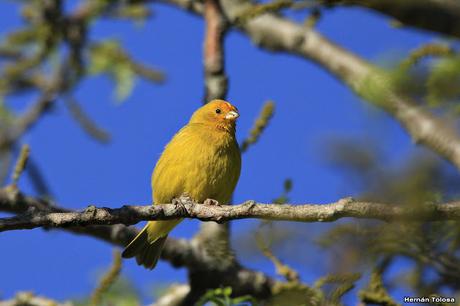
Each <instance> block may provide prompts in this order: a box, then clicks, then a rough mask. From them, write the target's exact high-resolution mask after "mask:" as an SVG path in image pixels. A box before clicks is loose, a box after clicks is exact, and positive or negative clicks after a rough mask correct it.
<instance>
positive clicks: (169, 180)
mask: <svg viewBox="0 0 460 306" xmlns="http://www.w3.org/2000/svg"><path fill="white" fill-rule="evenodd" d="M240 169H241V157H240V151H239V148H238V144H237V143H236V140H235V136H234V134H233V133H229V132H227V131H220V130H216V129H214V128H213V127H210V126H207V125H203V124H188V125H186V126H185V127H184V128H182V129H181V130H180V131H179V132H178V133H177V134H176V135H175V136H174V137H173V139H172V140H171V141H170V143H169V144H168V145H167V146H166V148H165V150H164V151H163V153H162V155H161V157H160V159H159V160H158V162H157V164H156V166H155V169H154V171H153V174H152V189H153V201H154V203H170V202H171V200H172V199H173V198H175V197H179V196H181V195H182V194H184V193H187V194H189V195H190V196H191V197H192V198H193V199H194V200H195V201H198V202H200V203H202V202H203V201H204V200H206V199H208V198H211V199H215V200H217V201H219V202H220V203H222V204H227V203H228V202H229V200H230V197H231V195H232V193H233V190H234V189H235V186H236V183H237V181H238V178H239V175H240Z"/></svg>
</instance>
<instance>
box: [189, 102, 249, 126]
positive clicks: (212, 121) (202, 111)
mask: <svg viewBox="0 0 460 306" xmlns="http://www.w3.org/2000/svg"><path fill="white" fill-rule="evenodd" d="M239 116H240V114H239V113H238V109H237V108H236V107H235V106H233V105H232V104H230V103H229V102H227V101H224V100H212V101H211V102H209V103H207V104H205V105H203V106H202V107H200V108H199V109H198V110H196V111H195V113H193V115H192V118H191V119H190V123H200V124H207V125H211V126H216V127H217V128H219V129H223V130H226V131H235V126H236V119H237V118H238V117H239Z"/></svg>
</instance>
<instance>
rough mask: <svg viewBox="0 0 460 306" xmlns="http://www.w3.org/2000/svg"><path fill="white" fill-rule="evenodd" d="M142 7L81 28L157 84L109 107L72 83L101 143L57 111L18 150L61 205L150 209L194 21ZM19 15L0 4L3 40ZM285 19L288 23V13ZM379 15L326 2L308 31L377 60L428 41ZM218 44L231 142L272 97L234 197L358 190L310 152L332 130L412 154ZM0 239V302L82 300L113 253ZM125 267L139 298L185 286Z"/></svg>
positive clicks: (386, 133) (199, 76)
mask: <svg viewBox="0 0 460 306" xmlns="http://www.w3.org/2000/svg"><path fill="white" fill-rule="evenodd" d="M153 8H154V13H155V14H154V17H153V18H152V19H151V20H149V21H148V22H146V23H145V24H143V25H139V24H133V23H130V22H127V21H119V22H114V21H99V22H97V23H96V24H95V26H94V31H93V32H91V33H90V39H92V40H98V39H102V38H116V39H120V40H121V41H122V42H124V43H125V46H126V48H127V49H128V50H129V52H130V53H131V54H133V55H134V58H136V59H137V60H139V61H142V62H144V63H146V64H148V65H151V66H154V67H157V68H159V69H161V70H163V71H164V72H165V73H166V75H167V82H166V83H165V84H164V85H155V84H151V83H148V82H145V81H143V80H139V81H138V82H137V83H136V86H135V88H134V91H133V93H132V95H131V96H130V97H129V98H128V99H127V100H126V101H124V103H123V104H121V105H119V104H117V103H116V100H115V98H114V93H113V86H112V84H111V82H110V81H109V80H108V79H107V78H105V77H103V76H95V77H91V78H88V79H87V80H86V81H85V82H83V83H82V84H81V85H80V86H79V87H78V88H77V91H76V98H77V100H78V101H79V102H80V103H81V104H82V105H83V106H84V108H85V109H86V110H87V112H88V113H89V115H90V116H91V117H92V118H93V119H95V120H96V121H97V122H98V123H99V125H100V126H101V127H103V128H105V129H107V130H108V131H109V132H110V133H111V135H112V139H113V140H112V142H111V143H110V144H108V145H102V144H99V143H97V142H95V141H94V140H92V139H90V138H89V137H88V136H87V135H86V134H84V133H83V132H82V130H81V129H80V128H79V126H78V125H77V124H76V122H75V121H73V120H72V119H71V117H70V114H69V112H68V110H67V109H66V108H65V107H64V106H63V105H58V106H57V107H56V108H55V109H54V110H53V111H52V112H51V113H49V114H48V115H46V116H45V117H44V118H43V120H41V121H40V123H39V124H38V125H37V126H36V127H35V128H34V129H33V130H32V131H31V132H30V133H29V134H27V135H26V136H25V137H24V138H23V139H22V143H28V144H30V146H31V149H32V157H33V158H34V160H35V161H36V163H37V165H38V166H39V167H40V168H41V170H42V171H43V173H44V176H45V178H46V181H47V182H48V184H49V187H50V189H51V190H52V192H53V195H54V196H55V200H56V201H57V202H58V203H59V204H60V205H62V206H65V207H68V208H74V209H79V208H83V207H86V206H87V205H89V204H94V205H98V206H109V207H119V206H121V205H123V204H147V203H150V195H151V190H150V174H151V171H152V169H153V166H154V164H155V162H156V160H157V158H158V156H159V154H160V153H161V151H162V148H163V147H164V145H165V144H166V143H167V142H168V140H169V139H170V138H171V137H172V136H173V135H174V133H175V132H176V131H177V130H178V129H179V128H180V127H182V126H183V125H184V124H185V123H186V122H187V121H188V118H189V116H190V115H191V114H192V112H193V111H194V110H195V109H196V108H197V107H199V106H200V103H201V99H202V96H203V67H202V41H203V30H204V29H203V22H202V20H201V19H200V18H197V17H195V16H192V15H190V14H187V13H185V12H182V11H180V10H178V9H175V8H172V7H165V6H161V5H155V6H154V7H153ZM18 14H19V11H18V6H17V5H15V4H13V3H12V2H6V1H2V2H1V3H0V29H2V33H3V34H4V33H5V32H6V31H8V30H11V29H13V28H16V27H17V26H18V25H20V21H19V19H18V18H17V16H18ZM293 16H294V18H300V16H299V14H298V13H296V14H294V15H293ZM389 21H390V20H389V19H388V18H384V17H382V16H378V15H376V14H374V13H371V12H369V11H364V10H359V9H334V10H328V11H325V13H324V16H323V18H322V19H321V21H320V22H319V24H318V30H319V31H320V32H321V33H323V34H324V35H325V36H326V37H328V38H330V39H331V40H333V41H335V42H337V43H339V44H341V45H342V46H344V47H345V48H348V49H350V50H352V51H353V52H356V53H358V54H359V55H361V56H363V57H364V58H366V59H368V60H371V61H376V62H382V61H384V60H385V59H388V58H394V57H395V56H400V55H404V54H405V53H406V52H407V51H409V50H411V49H413V48H415V47H417V46H419V45H421V44H423V43H425V42H429V41H432V40H433V36H432V35H430V34H428V33H424V32H418V31H413V30H406V29H395V28H392V27H391V26H390V22H389ZM225 46H226V54H227V58H226V67H227V73H228V76H229V79H230V90H229V94H228V100H229V101H231V102H232V103H233V104H235V105H236V106H237V107H238V109H239V110H240V113H241V117H240V120H239V125H238V132H237V134H238V138H239V139H240V140H241V139H243V138H244V137H245V136H246V135H247V133H248V131H249V129H250V127H251V125H252V122H253V120H254V119H255V117H256V116H257V114H258V112H259V110H260V108H261V106H262V105H263V103H264V101H266V100H267V99H271V100H273V101H275V102H276V114H275V117H274V118H273V120H272V123H271V124H270V126H269V127H268V129H267V130H266V133H265V134H264V135H263V137H262V138H261V139H260V141H259V142H258V143H257V144H256V145H255V146H253V147H252V148H251V149H250V150H249V151H248V153H246V154H245V155H244V157H243V169H242V174H241V178H240V181H239V184H238V186H237V189H236V191H235V202H237V203H238V202H242V201H244V200H247V199H255V200H258V201H261V202H264V201H265V202H269V201H270V200H271V199H273V198H275V197H276V196H278V195H279V194H280V193H281V191H282V185H283V181H284V179H285V178H291V179H292V180H293V181H294V189H293V190H292V193H291V200H292V202H294V203H306V202H308V203H327V202H329V201H335V200H337V199H338V198H340V197H343V196H350V195H351V196H352V195H356V194H359V192H360V190H358V189H356V188H354V187H352V186H347V184H346V178H344V176H343V174H342V173H340V171H338V170H337V169H334V168H332V167H328V166H327V165H326V164H325V163H324V161H323V160H322V158H321V147H322V144H324V140H325V139H327V138H328V137H330V136H339V137H355V138H359V137H374V138H378V139H379V141H381V142H382V149H383V150H384V151H385V154H386V155H387V156H388V157H389V159H390V160H391V161H393V162H397V161H398V160H401V159H403V158H404V156H407V154H408V153H409V152H411V150H413V149H414V148H413V145H412V143H411V141H410V139H409V137H408V136H407V135H406V134H405V132H404V131H403V130H402V129H401V128H400V126H399V125H398V124H397V123H395V122H394V121H393V120H391V119H387V117H386V116H385V115H383V116H382V115H381V113H380V111H378V110H375V109H373V108H372V107H371V106H368V105H367V104H366V103H365V102H362V101H360V100H359V99H358V98H356V97H355V96H354V95H353V93H351V91H350V90H349V89H348V88H346V87H345V86H344V85H342V84H341V83H340V82H339V81H337V80H336V79H334V78H333V77H332V76H330V75H329V74H327V73H326V72H325V71H324V70H322V69H321V68H319V67H317V66H316V65H314V64H312V63H310V62H308V61H305V60H303V59H299V58H295V57H291V56H288V55H283V54H274V53H269V52H266V51H263V50H259V49H257V48H256V47H255V46H254V45H253V44H252V43H251V42H250V40H248V38H247V37H245V36H243V35H241V34H240V33H237V32H232V33H230V34H229V35H228V38H227V41H226V45H225ZM34 98H35V96H33V95H24V96H21V97H17V98H11V99H8V100H7V101H6V102H7V103H8V105H9V106H11V107H12V108H14V109H17V110H18V111H20V110H23V109H24V108H25V107H26V106H27V105H28V103H29V102H31V101H33V99H34ZM20 187H21V188H22V190H23V191H24V192H26V193H31V192H33V190H32V189H31V186H30V183H29V182H28V180H27V178H26V177H24V179H23V180H22V181H21V184H20ZM254 224H255V223H254V221H236V222H234V223H233V230H234V231H235V232H236V233H237V235H235V237H238V236H240V235H244V233H245V232H247V231H249V230H250V228H251V226H252V225H254ZM197 226H198V222H196V221H186V222H183V224H181V225H180V226H179V227H178V228H176V229H175V230H174V232H173V233H172V235H171V236H173V237H190V236H191V235H192V234H193V232H194V231H195V229H196V228H197ZM302 227H303V228H304V229H305V231H307V232H311V233H315V232H317V231H320V230H322V229H324V226H323V225H315V224H304V225H302ZM0 244H1V245H2V246H3V249H2V252H1V255H0V258H1V260H0V271H1V274H2V276H1V277H0V297H10V296H12V295H13V293H14V292H16V291H20V290H32V291H34V292H36V293H38V294H43V295H46V296H49V297H52V298H55V299H66V298H70V297H76V296H82V295H85V294H88V293H89V292H91V290H92V289H93V288H94V284H95V280H96V275H98V273H99V271H101V269H103V268H105V267H107V266H108V265H109V264H110V261H111V253H112V250H113V247H112V246H110V245H108V244H106V243H104V242H101V241H98V240H95V239H91V238H87V237H78V236H73V235H70V234H67V233H64V232H59V231H51V232H45V231H42V230H40V229H36V230H31V231H15V232H5V233H1V234H0ZM287 252H288V251H287ZM285 253H286V252H281V253H280V254H285ZM316 254H317V250H315V249H314V248H312V249H311V253H309V254H305V256H306V257H308V259H307V261H308V262H311V263H312V265H311V266H302V265H301V264H300V263H298V262H296V261H292V262H289V261H288V262H289V263H290V264H292V265H294V267H296V268H297V269H299V271H300V272H301V273H302V279H303V280H304V281H306V282H309V283H311V282H313V281H314V280H315V279H317V278H318V277H320V276H322V275H324V274H325V270H324V268H325V265H326V263H324V262H322V263H320V264H319V265H318V264H316V263H315V262H316V261H317V260H318V256H316ZM281 259H283V258H281ZM241 261H242V262H243V263H244V264H246V265H248V266H251V267H257V268H261V269H263V270H264V271H265V272H267V273H269V274H273V268H272V266H271V264H270V263H269V262H268V261H267V260H265V259H263V258H261V257H258V258H257V259H256V258H255V257H250V256H249V257H247V258H245V257H241ZM313 267H314V268H313ZM400 267H401V268H403V267H404V263H401V264H400ZM123 273H124V275H125V276H127V277H128V278H129V279H131V280H133V281H134V282H135V284H136V286H137V287H138V288H139V289H140V290H141V291H142V292H143V294H144V297H147V296H148V290H149V288H151V286H152V284H155V283H161V282H178V281H185V280H186V274H185V271H184V270H183V269H180V270H175V269H172V268H171V267H170V266H169V265H168V264H166V263H163V262H162V263H160V264H159V265H158V267H157V268H156V269H155V270H154V271H153V272H151V271H146V270H144V269H142V268H140V267H138V266H137V265H135V263H134V262H133V261H132V260H131V261H125V265H124V268H123ZM4 275H7V276H8V277H4Z"/></svg>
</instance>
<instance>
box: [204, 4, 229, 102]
mask: <svg viewBox="0 0 460 306" xmlns="http://www.w3.org/2000/svg"><path fill="white" fill-rule="evenodd" d="M204 19H205V21H206V31H205V38H204V46H203V47H204V48H203V49H204V50H203V51H204V54H203V60H204V72H205V90H206V91H205V101H204V102H205V103H206V102H209V101H211V100H213V99H225V96H226V95H227V89H228V78H227V75H226V74H225V66H224V46H223V44H224V38H225V32H226V31H227V25H226V21H225V19H224V17H223V16H222V13H221V9H220V5H219V2H218V1H217V0H205V1H204Z"/></svg>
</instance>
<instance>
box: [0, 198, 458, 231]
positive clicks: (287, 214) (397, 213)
mask: <svg viewBox="0 0 460 306" xmlns="http://www.w3.org/2000/svg"><path fill="white" fill-rule="evenodd" d="M7 201H8V199H7V198H6V199H5V198H4V197H3V193H0V208H3V209H4V210H5V209H7V207H8V206H10V205H11V204H10V203H8V202H7ZM346 217H352V218H360V219H376V220H384V221H393V220H411V221H438V220H460V202H451V203H445V204H432V205H420V206H416V207H400V206H393V205H389V204H382V203H373V202H364V201H358V200H353V199H352V198H345V199H341V200H339V201H337V202H334V203H330V204H319V205H318V204H303V205H291V204H283V205H280V204H262V203H256V202H254V201H247V202H244V203H242V204H238V205H205V204H200V203H195V202H193V201H192V200H191V199H190V198H180V199H179V200H178V202H177V203H174V204H161V205H147V206H123V207H121V208H106V207H104V208H96V207H95V206H89V207H88V208H87V209H85V210H84V211H82V212H73V211H72V212H70V211H67V212H52V211H48V212H34V211H33V210H32V211H30V212H26V213H25V214H22V215H19V216H16V217H11V218H1V219H0V232H4V231H9V230H18V229H32V228H37V227H46V228H49V227H70V226H72V227H75V226H80V227H81V226H88V225H112V224H125V225H131V224H135V223H138V222H140V221H149V220H170V219H179V218H194V219H199V220H201V221H215V222H219V223H220V222H225V221H229V220H236V219H247V218H257V219H265V220H277V221H296V222H331V221H335V220H338V219H341V218H346Z"/></svg>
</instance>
